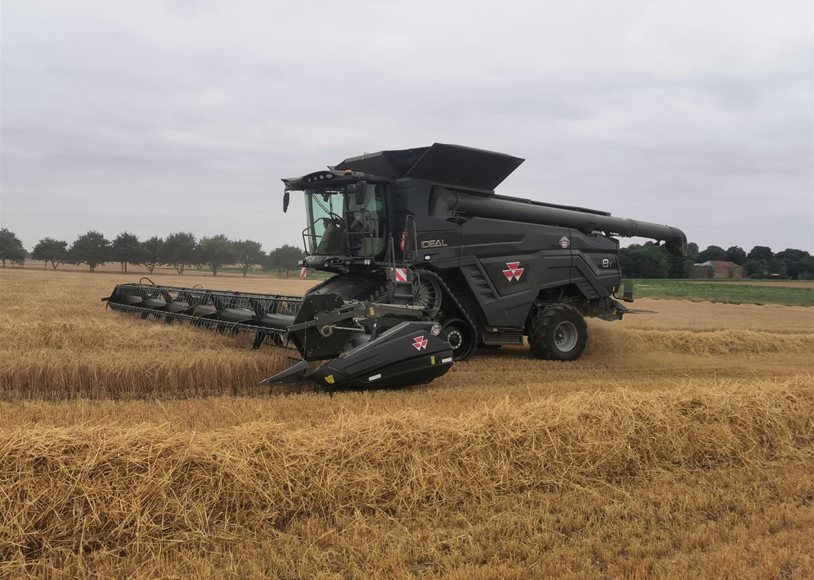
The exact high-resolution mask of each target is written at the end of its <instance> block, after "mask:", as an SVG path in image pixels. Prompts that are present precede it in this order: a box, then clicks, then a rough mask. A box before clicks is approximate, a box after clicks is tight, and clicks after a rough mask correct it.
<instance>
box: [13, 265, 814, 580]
mask: <svg viewBox="0 0 814 580" xmlns="http://www.w3.org/2000/svg"><path fill="white" fill-rule="evenodd" d="M136 277H137V276H136ZM133 279H134V277H133V276H130V277H124V276H122V275H119V274H96V275H90V274H86V273H79V272H46V271H35V270H9V271H0V575H7V576H13V577H18V576H24V575H30V576H48V577H76V576H84V577H88V576H93V577H111V578H112V577H116V578H119V577H126V576H132V577H180V576H190V575H191V576H216V577H259V576H263V577H283V578H311V577H324V578H353V577H412V576H427V577H453V578H496V577H501V578H528V577H535V576H537V577H539V576H550V575H556V576H563V577H575V578H576V577H579V578H584V577H606V576H631V577H644V576H652V575H658V576H671V577H675V576H687V575H703V576H710V577H730V578H744V577H747V578H748V577H754V578H776V577H784V578H809V577H813V576H814V556H812V554H814V356H812V355H814V311H812V310H811V309H806V308H799V307H797V308H795V307H780V306H746V305H740V306H739V305H725V304H709V303H685V302H678V301H641V302H640V303H637V304H636V305H635V306H637V307H639V308H643V309H648V310H653V311H657V313H654V314H639V315H636V316H630V317H628V318H626V320H624V321H622V322H618V323H603V322H593V321H592V322H591V324H590V333H591V336H590V340H589V346H588V351H587V352H586V355H585V356H584V357H583V358H582V359H581V360H580V361H578V362H575V363H553V362H544V361H537V360H534V359H531V358H530V357H529V355H528V351H527V349H523V348H519V347H518V348H504V349H500V350H490V351H487V352H485V353H481V354H479V355H478V357H477V358H475V359H473V360H471V361H468V362H466V363H462V364H457V365H455V367H454V368H453V369H452V370H451V371H450V372H449V373H448V374H447V375H445V376H444V377H442V378H441V379H439V380H436V381H435V382H433V383H431V384H430V385H426V386H422V387H420V388H419V387H415V388H409V389H399V390H375V391H366V392H342V393H335V394H327V393H323V392H316V391H314V390H309V389H302V390H300V391H298V392H290V391H284V390H282V389H279V388H277V389H269V388H268V387H262V386H260V385H259V384H258V381H259V379H261V378H263V377H265V376H268V375H270V374H272V373H274V372H276V371H277V370H280V369H282V368H284V367H285V366H287V365H288V364H289V362H290V361H289V360H288V359H287V355H288V353H286V352H284V351H275V350H273V349H271V348H264V349H262V350H261V351H251V350H249V346H250V340H248V339H245V338H243V339H241V338H239V337H238V338H234V337H229V336H222V335H218V334H215V333H210V332H207V331H205V330H202V329H195V328H189V327H183V326H177V325H172V326H168V325H165V324H162V323H157V322H154V321H142V320H139V319H137V318H132V317H127V316H124V315H121V314H118V313H114V312H111V311H109V310H106V309H105V307H104V303H103V302H100V298H102V297H103V296H106V295H108V294H109V293H110V291H111V289H112V287H113V285H114V284H115V283H116V282H117V281H132V280H133ZM155 281H156V283H168V284H181V283H183V284H184V285H189V286H191V285H193V284H201V285H203V286H204V287H217V288H226V289H235V290H246V291H250V290H251V291H260V292H275V293H283V294H296V293H301V292H303V291H304V290H305V289H307V287H308V286H309V284H310V283H309V282H301V281H299V280H272V279H267V278H249V279H242V278H220V277H219V278H216V279H213V278H202V277H194V276H184V277H178V276H157V277H156V278H155Z"/></svg>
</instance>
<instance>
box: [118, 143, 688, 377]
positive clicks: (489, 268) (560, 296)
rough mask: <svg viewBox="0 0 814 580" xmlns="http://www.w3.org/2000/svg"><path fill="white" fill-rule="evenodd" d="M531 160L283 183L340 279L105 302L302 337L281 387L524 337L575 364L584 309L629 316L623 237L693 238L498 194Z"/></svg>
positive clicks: (362, 162)
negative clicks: (292, 287)
mask: <svg viewBox="0 0 814 580" xmlns="http://www.w3.org/2000/svg"><path fill="white" fill-rule="evenodd" d="M522 162H523V160H522V159H519V158H517V157H512V156H510V155H504V154H501V153H494V152H491V151H484V150H480V149H471V148H468V147H460V146H457V145H444V144H440V143H436V144H434V145H432V146H431V147H420V148H416V149H405V150H399V151H381V152H379V153H373V154H369V155H363V156H361V157H353V158H350V159H346V160H345V161H343V162H342V163H340V164H339V165H337V166H335V167H329V168H328V169H327V170H323V171H317V172H315V173H309V174H307V175H304V176H302V177H294V178H290V179H284V180H283V182H284V183H285V192H284V195H283V211H284V212H285V211H286V210H287V209H288V204H289V200H290V195H291V192H292V191H301V192H303V196H304V198H305V205H306V210H307V216H308V217H307V220H308V221H307V227H306V228H305V230H304V231H303V234H302V235H303V241H304V243H305V247H306V250H307V254H308V255H307V257H306V258H305V260H304V261H303V263H302V264H301V265H302V266H303V267H307V268H314V269H317V270H322V271H326V272H331V273H333V274H334V276H333V277H332V278H330V279H328V280H326V281H325V282H322V283H321V284H319V285H317V286H315V287H314V288H312V289H311V290H309V291H308V293H307V294H306V295H305V296H304V297H299V296H277V295H270V294H250V293H243V292H222V291H214V290H203V289H194V288H175V287H169V286H156V285H152V284H141V283H139V284H120V285H118V286H116V288H115V289H114V290H113V293H112V294H111V295H110V297H109V298H106V299H105V300H107V304H108V306H110V308H112V309H114V310H121V311H124V312H131V313H136V314H140V315H141V316H142V318H147V317H150V316H154V317H156V318H160V319H164V320H166V321H167V322H168V323H169V322H172V321H186V322H190V323H192V324H196V325H200V326H205V327H210V328H214V329H218V330H220V331H230V332H238V331H243V332H250V333H253V334H254V337H255V339H254V346H255V348H257V347H259V346H260V345H261V344H263V343H264V342H265V343H271V344H272V345H275V346H288V347H294V348H296V349H297V350H298V351H299V354H300V356H301V357H302V360H301V361H299V362H298V363H296V364H295V365H294V366H292V367H291V368H289V369H287V370H285V371H283V372H280V373H278V374H276V375H274V376H272V377H270V378H268V379H266V380H265V381H263V382H264V383H267V384H275V383H278V384H296V383H300V382H302V381H303V380H307V381H312V382H316V383H318V384H321V385H323V386H326V387H328V388H333V387H342V386H364V385H373V384H376V385H379V384H381V385H388V386H397V385H410V384H417V383H422V382H429V381H431V380H432V379H434V378H436V377H438V376H441V375H443V374H444V373H446V372H447V371H448V370H449V368H450V366H451V365H452V363H453V361H457V360H464V359H467V358H469V357H470V356H472V354H473V353H474V352H475V350H476V349H477V347H478V346H479V345H481V346H489V347H496V346H501V345H504V344H522V343H523V337H524V336H527V337H528V342H529V345H530V346H531V351H532V353H533V354H534V356H536V357H539V358H543V359H549V360H575V359H577V358H579V356H580V355H581V354H582V351H583V350H584V348H585V344H586V340H587V326H586V324H585V317H586V316H596V317H599V318H602V319H604V320H617V319H621V318H622V316H623V315H624V314H625V313H626V312H628V309H627V308H626V307H625V306H624V305H623V304H622V303H620V302H619V300H618V299H617V298H616V293H617V292H618V290H619V287H620V284H621V272H620V269H619V262H618V259H617V252H618V249H619V242H618V241H617V240H616V239H614V238H613V237H612V236H614V235H616V236H640V237H645V238H652V239H655V240H659V241H663V242H665V244H666V247H667V250H668V251H669V252H670V253H672V254H674V255H677V256H683V255H685V254H686V246H687V239H686V237H685V235H684V233H683V232H682V231H681V230H678V229H676V228H673V227H670V226H665V225H657V224H652V223H647V222H640V221H635V220H630V219H622V218H618V217H612V216H611V215H610V214H609V213H607V212H602V211H596V210H592V209H585V208H581V207H572V206H563V205H554V204H548V203H541V202H536V201H531V200H526V199H518V198H514V197H506V196H501V195H497V194H495V192H494V189H495V188H496V187H497V186H498V185H499V184H500V183H501V182H502V181H503V180H504V179H505V178H506V177H508V176H509V175H510V174H511V173H512V172H513V171H514V170H515V169H516V168H517V167H518V166H519V165H520V164H521V163H522ZM622 300H626V301H632V293H631V292H629V291H627V290H626V291H624V297H623V298H622Z"/></svg>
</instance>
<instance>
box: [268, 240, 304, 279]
mask: <svg viewBox="0 0 814 580" xmlns="http://www.w3.org/2000/svg"><path fill="white" fill-rule="evenodd" d="M304 257H305V252H303V251H302V249H300V248H298V247H297V246H292V245H289V244H285V245H283V246H281V247H279V248H275V249H273V250H272V251H270V252H269V255H268V258H267V259H266V262H265V264H264V265H263V268H264V269H266V270H277V272H278V274H282V272H283V271H284V272H285V275H286V276H288V273H289V271H291V270H293V269H295V268H296V267H297V264H298V263H299V262H300V260H302V259H303V258H304Z"/></svg>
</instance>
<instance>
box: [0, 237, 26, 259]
mask: <svg viewBox="0 0 814 580" xmlns="http://www.w3.org/2000/svg"><path fill="white" fill-rule="evenodd" d="M26 255H27V254H26V251H25V248H24V247H23V243H22V242H21V241H20V238H18V237H17V235H16V234H15V233H14V232H12V231H10V230H9V229H7V228H3V229H0V261H2V262H3V267H4V268H5V267H6V260H8V261H10V262H12V263H14V264H22V263H23V262H25V257H26Z"/></svg>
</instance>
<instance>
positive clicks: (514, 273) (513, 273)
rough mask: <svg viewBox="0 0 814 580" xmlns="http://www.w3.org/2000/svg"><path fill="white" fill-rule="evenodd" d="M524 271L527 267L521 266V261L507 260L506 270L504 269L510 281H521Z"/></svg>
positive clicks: (504, 273)
mask: <svg viewBox="0 0 814 580" xmlns="http://www.w3.org/2000/svg"><path fill="white" fill-rule="evenodd" d="M524 271H525V268H521V267H520V262H506V270H503V275H504V276H506V280H508V281H509V282H519V281H520V278H521V277H522V276H523V272H524Z"/></svg>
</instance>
